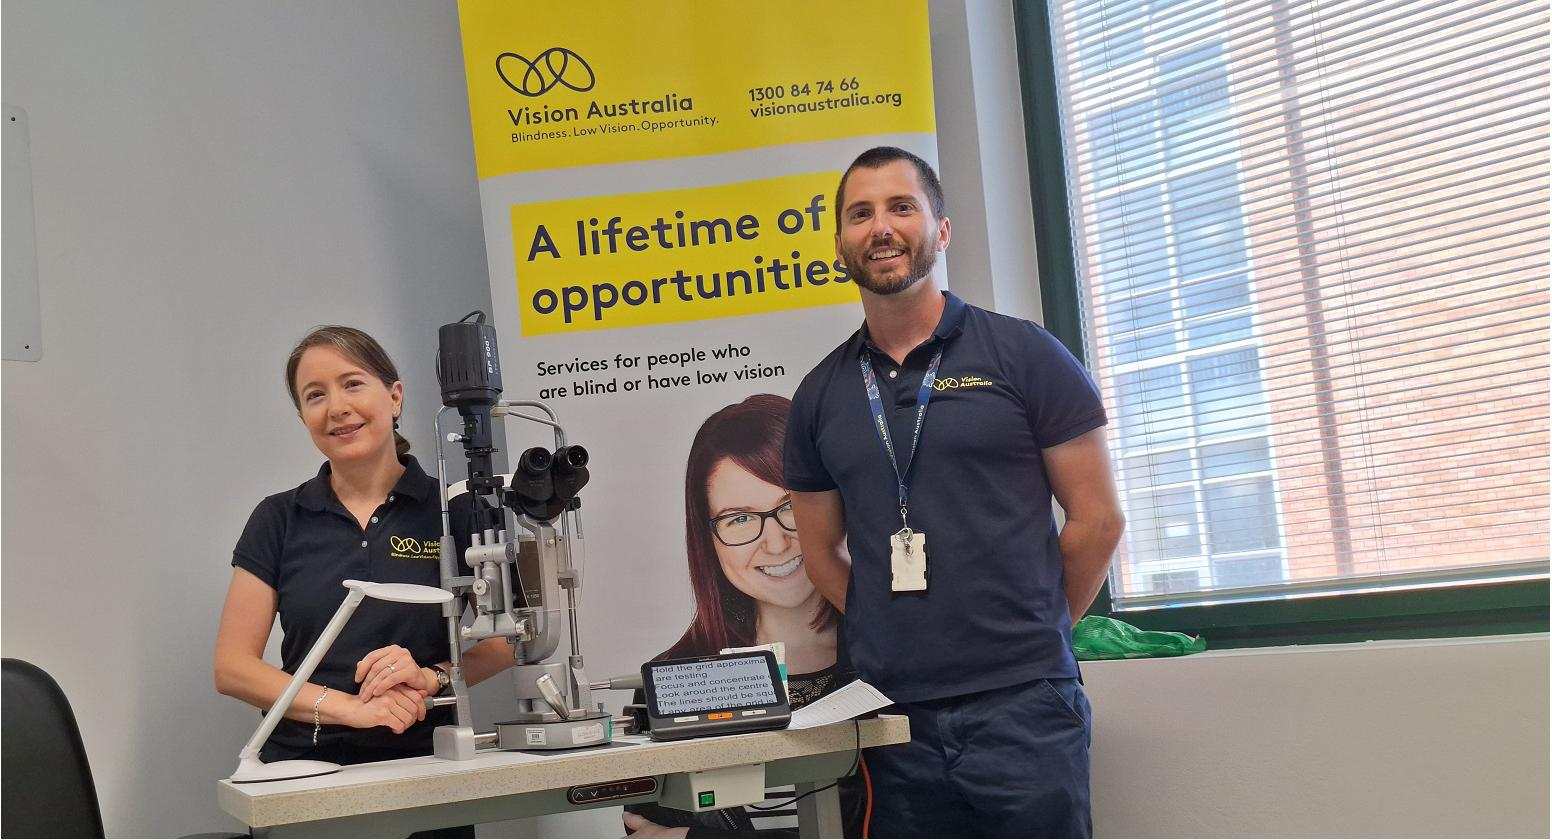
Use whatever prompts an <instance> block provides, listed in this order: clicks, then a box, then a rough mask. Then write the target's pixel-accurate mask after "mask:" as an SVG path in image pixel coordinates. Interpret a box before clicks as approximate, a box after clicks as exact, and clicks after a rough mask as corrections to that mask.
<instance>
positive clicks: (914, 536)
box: [889, 528, 927, 592]
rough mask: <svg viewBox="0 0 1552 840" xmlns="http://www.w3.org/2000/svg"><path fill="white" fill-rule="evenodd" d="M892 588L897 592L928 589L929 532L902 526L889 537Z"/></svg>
mask: <svg viewBox="0 0 1552 840" xmlns="http://www.w3.org/2000/svg"><path fill="white" fill-rule="evenodd" d="M889 570H890V589H892V590H893V591H895V592H925V591H926V590H927V534H926V533H925V532H922V531H913V530H911V529H910V528H901V529H900V530H899V531H896V532H895V534H894V535H893V536H891V537H890V538H889Z"/></svg>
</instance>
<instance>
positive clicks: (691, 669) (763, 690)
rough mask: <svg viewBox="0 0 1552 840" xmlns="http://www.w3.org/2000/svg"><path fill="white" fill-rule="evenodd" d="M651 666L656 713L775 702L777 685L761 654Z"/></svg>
mask: <svg viewBox="0 0 1552 840" xmlns="http://www.w3.org/2000/svg"><path fill="white" fill-rule="evenodd" d="M651 668H652V683H653V686H654V687H655V691H654V692H653V698H654V699H655V700H656V705H657V712H658V714H659V715H683V714H699V713H701V712H708V711H715V710H718V709H737V708H741V707H745V706H769V705H774V704H775V703H776V702H777V701H776V684H775V683H774V682H773V681H772V680H771V669H770V665H769V664H768V660H766V658H765V657H763V656H750V657H740V658H738V659H717V660H712V661H709V662H682V663H677V664H673V665H654V666H651Z"/></svg>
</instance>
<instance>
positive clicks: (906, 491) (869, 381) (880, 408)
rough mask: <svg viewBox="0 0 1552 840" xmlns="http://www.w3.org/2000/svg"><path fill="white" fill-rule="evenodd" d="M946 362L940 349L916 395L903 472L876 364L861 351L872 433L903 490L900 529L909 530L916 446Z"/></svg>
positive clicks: (933, 358)
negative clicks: (907, 516)
mask: <svg viewBox="0 0 1552 840" xmlns="http://www.w3.org/2000/svg"><path fill="white" fill-rule="evenodd" d="M941 361H943V349H942V348H941V347H940V348H938V352H937V355H935V356H933V357H932V364H929V365H927V373H926V374H925V375H924V376H922V383H921V387H920V388H919V389H917V391H916V431H915V432H913V433H912V435H911V453H910V454H909V455H907V456H906V459H905V469H903V470H902V469H900V461H899V459H898V458H896V457H895V445H894V441H892V440H890V438H889V419H888V418H887V417H886V416H885V414H884V401H883V399H882V398H880V397H879V392H878V377H876V376H874V375H873V363H872V361H870V360H869V359H868V351H867V350H863V351H862V384H863V385H865V386H867V391H868V404H869V405H870V406H872V407H873V429H874V431H876V432H878V439H879V440H881V441H883V442H884V452H885V454H887V455H888V456H889V465H890V466H891V467H894V469H895V481H896V482H898V483H899V487H900V525H901V527H902V528H909V527H910V526H909V525H907V524H906V521H905V511H906V502H907V500H908V499H909V498H910V495H911V484H910V476H911V464H913V463H915V462H916V449H917V444H919V443H921V430H922V421H923V420H925V419H927V403H928V402H930V401H931V400H932V383H933V382H935V381H937V375H938V363H939V362H941Z"/></svg>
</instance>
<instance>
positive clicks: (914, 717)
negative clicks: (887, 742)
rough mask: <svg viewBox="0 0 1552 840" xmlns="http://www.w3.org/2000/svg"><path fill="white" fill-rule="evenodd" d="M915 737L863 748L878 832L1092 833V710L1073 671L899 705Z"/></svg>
mask: <svg viewBox="0 0 1552 840" xmlns="http://www.w3.org/2000/svg"><path fill="white" fill-rule="evenodd" d="M896 709H897V710H898V711H900V712H903V713H904V714H906V715H908V716H909V717H910V720H911V741H910V743H908V744H899V745H896V746H891V747H878V748H874V749H871V750H868V752H867V760H868V771H869V773H870V774H871V776H872V781H873V802H874V805H873V820H872V826H871V828H872V830H871V832H870V835H871V836H873V837H1090V836H1092V835H1093V825H1092V823H1091V821H1090V818H1089V739H1090V735H1091V733H1092V731H1093V722H1094V715H1093V711H1092V710H1091V709H1090V707H1089V701H1088V697H1086V696H1085V695H1084V693H1083V687H1082V686H1081V685H1079V683H1078V681H1077V680H1076V679H1041V680H1035V681H1033V682H1027V683H1022V684H1020V685H1013V686H1008V687H1007V688H998V689H992V690H990V691H982V692H977V693H975V694H966V695H963V696H959V697H948V698H944V699H941V700H929V701H925V702H921V703H900V704H897V706H896Z"/></svg>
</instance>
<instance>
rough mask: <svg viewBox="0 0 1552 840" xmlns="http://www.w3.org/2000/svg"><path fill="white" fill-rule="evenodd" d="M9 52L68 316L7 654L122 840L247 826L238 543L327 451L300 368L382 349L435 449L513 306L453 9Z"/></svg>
mask: <svg viewBox="0 0 1552 840" xmlns="http://www.w3.org/2000/svg"><path fill="white" fill-rule="evenodd" d="M3 37H4V44H3V62H4V65H3V67H4V73H3V84H4V99H5V102H6V103H8V104H14V105H19V106H21V107H23V108H25V109H26V110H27V111H28V112H29V115H30V119H31V128H32V134H31V139H32V170H33V176H34V195H35V197H36V213H37V244H38V263H39V275H40V286H41V296H42V313H43V358H42V361H40V362H38V363H35V364H29V363H20V362H9V361H8V362H5V363H4V367H3V390H4V413H3V472H4V481H3V494H4V514H3V516H4V529H3V530H4V537H3V551H4V569H3V585H4V609H3V632H4V636H3V638H4V654H5V656H8V657H20V658H23V659H27V660H30V661H32V662H35V663H37V664H38V665H40V666H42V667H43V668H44V669H46V670H48V671H49V672H50V673H52V674H53V675H54V677H55V678H56V679H57V680H59V682H60V684H61V685H62V686H63V687H64V690H65V693H66V694H67V695H68V696H69V697H70V698H71V701H72V702H73V704H74V706H75V710H76V715H77V717H78V719H79V720H80V723H81V728H82V734H83V737H84V740H85V743H86V747H87V750H88V753H89V755H90V757H91V762H92V767H93V771H94V773H95V775H96V781H97V787H98V791H99V794H100V796H101V800H102V806H103V816H104V821H105V823H106V826H107V831H108V833H109V835H110V836H126V835H130V836H146V835H153V836H154V835H164V836H165V835H173V834H178V833H189V832H195V831H208V830H221V829H228V828H232V827H235V823H233V822H231V821H229V820H228V819H227V818H226V817H225V816H224V815H223V814H221V813H220V811H219V810H218V809H217V808H216V805H215V797H214V793H215V790H214V780H215V779H216V778H219V777H221V776H224V775H226V774H228V773H230V771H231V769H232V767H233V766H234V764H235V757H236V754H237V749H238V748H239V747H240V746H241V745H242V742H243V741H244V740H246V738H247V735H248V733H250V732H251V731H252V729H253V727H254V726H255V725H256V724H257V718H256V716H255V715H254V713H252V712H250V711H248V710H246V709H245V708H244V707H243V706H241V705H240V704H238V702H237V701H235V700H230V699H226V698H221V697H218V696H216V695H215V694H214V692H213V689H212V687H211V676H210V665H209V663H210V652H211V644H212V641H213V639H214V637H215V628H216V620H217V615H218V612H219V609H220V605H221V599H222V597H223V595H224V593H225V589H226V584H227V581H228V579H229V577H230V574H231V571H230V568H229V566H228V563H229V560H230V557H231V550H232V544H233V542H234V541H235V539H236V537H237V534H238V533H239V531H240V530H241V528H242V526H243V523H244V522H245V521H246V518H247V516H248V513H249V512H250V511H251V510H252V508H253V506H254V505H255V504H256V503H257V502H258V500H259V499H260V498H262V497H263V496H265V495H266V494H269V493H273V492H277V491H279V490H282V489H284V488H286V487H288V486H295V485H296V484H299V483H301V482H302V481H303V480H305V479H307V478H308V477H310V476H311V475H312V473H313V472H314V471H315V470H316V469H317V465H318V463H319V462H320V460H321V459H320V457H319V456H318V453H317V452H316V450H314V449H313V447H312V445H311V444H310V443H309V441H308V438H307V436H306V434H305V432H304V431H303V430H302V429H301V427H300V426H299V425H298V423H297V421H296V419H295V414H294V412H293V410H292V408H291V405H290V402H289V400H288V398H287V396H286V393H285V390H284V386H283V384H282V383H283V378H284V377H283V375H282V366H283V365H284V362H285V356H286V353H287V352H288V351H289V350H290V347H291V344H292V343H294V342H295V341H296V340H297V339H298V338H300V337H301V335H302V334H303V333H304V332H305V331H306V330H307V329H308V328H309V327H310V326H312V325H314V324H318V323H324V322H343V323H347V324H354V325H358V326H361V327H363V328H365V329H367V330H368V331H369V332H371V333H373V334H375V335H376V336H377V337H378V338H379V339H380V340H381V341H382V342H383V343H384V344H385V345H386V346H387V348H388V350H389V352H390V353H391V354H392V355H393V356H394V357H395V360H396V361H397V362H398V363H399V366H400V369H401V373H402V374H403V376H404V377H405V380H406V384H407V396H408V400H409V406H408V411H407V413H406V423H405V427H406V428H405V430H406V433H407V435H408V436H409V437H410V438H411V440H413V441H415V442H416V443H418V444H419V446H418V447H417V448H418V449H420V450H421V454H422V456H423V458H424V457H425V455H426V451H427V450H429V449H430V447H431V433H430V411H431V410H432V409H433V407H434V406H435V405H437V404H438V403H439V402H440V400H439V399H438V397H437V391H436V381H435V374H434V372H433V370H432V364H431V361H432V355H433V353H434V351H435V347H436V332H435V331H436V327H437V325H439V324H442V323H445V322H448V321H451V320H454V319H456V318H458V317H460V316H462V315H463V314H464V313H465V312H467V311H469V310H471V309H474V308H476V307H483V306H488V305H489V299H490V293H489V285H488V283H487V281H486V276H485V253H484V243H483V239H482V236H481V222H480V212H479V200H478V196H477V191H476V189H477V188H476V183H475V177H474V165H473V148H472V144H471V142H470V139H469V126H468V106H467V99H466V94H465V89H464V81H463V68H462V65H461V61H460V59H459V47H458V28H457V15H456V12H455V9H454V6H453V5H452V4H451V3H380V2H365V1H364V0H363V1H362V2H337V1H336V2H329V3H282V4H275V3H269V2H250V3H239V4H225V3H206V2H172V0H155V2H117V0H115V2H100V3H75V2H72V3H59V2H53V0H50V2H7V3H6V4H5V6H4V26H3ZM274 635H275V637H277V638H278V636H279V633H278V632H277V633H275V634H274Z"/></svg>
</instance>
